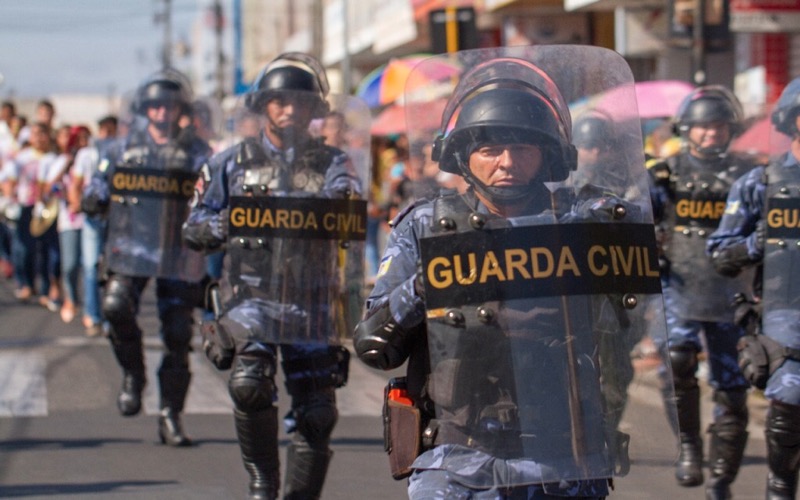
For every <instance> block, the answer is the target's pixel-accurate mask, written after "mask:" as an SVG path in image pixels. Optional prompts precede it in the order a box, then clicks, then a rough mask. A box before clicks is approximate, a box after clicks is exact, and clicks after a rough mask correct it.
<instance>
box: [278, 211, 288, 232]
mask: <svg viewBox="0 0 800 500" xmlns="http://www.w3.org/2000/svg"><path fill="white" fill-rule="evenodd" d="M275 225H276V227H285V228H288V227H289V212H288V211H287V210H284V209H278V210H277V211H276V213H275Z"/></svg>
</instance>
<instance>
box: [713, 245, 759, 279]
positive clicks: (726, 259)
mask: <svg viewBox="0 0 800 500" xmlns="http://www.w3.org/2000/svg"><path fill="white" fill-rule="evenodd" d="M711 262H712V263H713V264H714V269H716V270H717V272H718V273H719V274H721V275H723V276H727V277H728V278H735V277H736V276H738V275H739V273H740V272H742V269H743V268H744V267H746V266H748V265H750V264H752V263H753V262H752V261H751V260H750V256H749V255H748V254H747V245H745V244H744V243H740V244H738V245H734V246H731V247H728V248H721V249H718V250H714V253H712V254H711Z"/></svg>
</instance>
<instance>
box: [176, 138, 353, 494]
mask: <svg viewBox="0 0 800 500" xmlns="http://www.w3.org/2000/svg"><path fill="white" fill-rule="evenodd" d="M305 139H306V140H307V141H308V142H300V141H298V143H297V146H296V147H291V148H288V149H286V150H280V149H278V148H277V147H275V146H274V145H273V144H271V143H270V141H269V139H268V138H267V137H266V135H264V134H263V132H262V134H261V135H260V137H259V138H258V139H257V140H255V141H254V142H256V141H257V144H258V147H260V148H261V149H262V150H263V153H264V154H265V156H266V162H267V163H269V164H271V165H272V166H273V167H276V168H277V171H278V172H280V173H279V174H278V177H279V180H278V181H277V182H278V185H277V186H272V187H270V189H269V197H303V196H313V197H317V198H320V197H322V198H344V197H347V196H351V195H356V196H358V195H360V193H361V185H360V181H359V180H358V178H357V177H356V176H355V174H354V173H353V169H352V165H351V162H350V160H349V157H348V156H347V155H346V154H345V153H344V152H342V151H341V150H339V149H336V148H331V147H328V146H323V145H322V144H321V143H320V142H319V141H318V140H316V139H311V138H310V137H306V138H305ZM251 145H252V143H251ZM241 146H242V144H239V145H237V146H233V147H231V148H229V149H227V150H225V151H223V152H221V153H219V154H217V155H215V156H214V157H213V158H212V159H211V160H210V161H209V163H208V165H207V166H206V167H204V168H203V172H202V174H201V182H200V183H199V184H198V189H197V193H196V196H197V198H196V200H195V202H194V203H193V207H192V210H191V213H190V215H189V218H188V219H187V221H186V223H185V224H184V239H185V240H187V242H189V243H190V246H192V247H197V248H203V249H205V250H207V251H216V250H218V249H219V248H220V247H222V246H223V244H225V243H226V242H227V239H228V237H227V229H226V227H227V226H226V225H227V224H228V221H227V217H228V209H229V207H230V197H231V196H243V195H244V194H245V192H244V190H243V186H244V177H245V172H246V170H247V168H248V166H247V165H245V164H242V163H241V162H240V158H241V155H240V154H239V151H240V149H239V148H240V147H241ZM312 148H313V149H315V150H316V151H319V152H321V155H320V156H318V158H323V159H324V161H325V162H326V163H325V164H324V165H316V166H315V169H316V170H317V171H320V172H324V183H323V185H322V188H321V190H320V191H319V192H318V193H315V194H313V195H310V194H308V193H304V192H303V191H302V190H297V189H295V190H293V189H292V188H290V187H289V186H290V184H289V183H290V182H291V180H290V178H289V177H290V175H289V174H290V173H291V172H292V168H293V165H294V164H295V162H296V160H297V159H298V157H299V156H300V155H303V154H304V153H305V151H308V150H309V149H312ZM277 240H280V238H276V239H275V241H272V244H276V245H277V244H279V243H286V244H289V243H292V242H291V241H287V240H285V239H284V240H283V241H281V242H278V241H277ZM268 241H270V240H269V239H268ZM315 241H316V240H305V241H302V242H295V244H297V245H300V246H299V247H293V248H299V249H300V250H297V251H298V252H300V254H298V255H294V256H293V259H294V260H293V261H296V262H299V263H300V264H301V265H302V266H303V267H304V268H305V270H306V274H302V276H303V278H302V279H301V280H306V279H316V281H315V284H309V283H295V285H297V289H298V290H301V291H302V290H309V289H312V288H314V287H316V286H317V285H319V286H318V288H319V289H322V291H324V289H325V287H326V286H331V284H330V283H329V282H328V281H327V280H328V279H333V278H332V277H330V276H328V273H329V269H327V268H326V267H325V265H326V264H325V263H323V262H315V257H314V255H317V256H318V257H319V256H321V259H324V258H325V257H327V260H330V257H331V255H330V253H325V252H327V250H325V249H327V248H329V247H328V246H326V245H323V244H322V243H320V242H316V243H315ZM324 243H328V242H324ZM303 245H305V246H303ZM309 245H311V247H309ZM322 247H324V248H322ZM303 248H305V249H306V250H302V249H303ZM314 248H316V250H317V251H318V252H320V253H318V254H308V255H306V254H302V252H304V251H309V252H311V251H312V250H314ZM321 248H322V249H321ZM231 253H232V251H231V249H230V247H228V250H227V252H226V257H225V261H224V264H223V270H222V279H221V280H220V283H221V289H222V290H223V294H225V293H227V298H223V302H227V303H224V304H222V306H223V309H222V311H219V314H220V316H219V318H218V319H219V325H220V328H224V329H226V330H227V331H228V332H229V334H230V336H231V337H232V338H233V341H234V343H235V357H234V358H233V360H232V363H233V370H232V372H231V377H230V382H229V387H230V394H231V397H232V399H233V401H234V404H235V410H234V418H235V424H236V430H237V434H238V437H239V445H240V447H241V449H242V458H243V460H244V462H245V468H246V469H247V470H248V472H249V473H250V474H251V477H252V481H251V483H250V487H251V494H252V495H254V496H257V495H256V493H255V492H258V491H261V490H264V491H268V492H271V493H269V494H274V492H275V491H276V490H277V485H278V479H277V475H278V463H279V461H278V456H277V453H278V443H277V434H278V430H277V423H276V422H277V419H276V413H275V412H276V411H277V407H276V406H275V404H274V403H275V402H276V401H277V397H278V392H277V389H276V387H275V373H276V360H277V356H278V351H280V356H281V360H282V367H283V371H284V375H285V380H286V388H287V391H288V393H289V395H290V396H291V397H292V404H291V410H290V412H289V414H287V415H286V416H285V417H284V424H285V427H286V432H288V433H292V442H291V444H290V446H289V451H288V454H287V455H288V458H287V465H286V470H287V480H286V494H287V495H288V496H290V497H291V495H292V494H293V493H292V492H294V494H299V495H301V496H302V495H303V494H304V493H303V491H306V494H311V495H313V494H312V493H308V492H310V491H314V490H316V491H317V494H318V491H319V490H320V489H321V487H322V482H323V481H324V477H325V471H326V469H327V466H328V462H329V460H330V457H331V455H332V452H331V451H330V449H329V445H330V434H331V432H332V431H333V428H334V426H335V424H336V420H337V417H338V413H337V410H336V398H335V392H334V389H335V388H337V387H340V386H342V385H343V384H344V383H345V381H346V376H347V374H346V371H347V369H346V365H347V360H348V359H349V358H348V357H347V355H346V353H344V349H343V348H341V347H339V346H332V345H328V344H327V343H324V342H325V339H328V338H330V337H331V334H332V333H333V332H335V326H336V325H332V324H327V323H325V318H327V317H328V315H327V314H326V311H327V309H328V308H330V307H333V305H332V304H330V303H328V302H326V301H325V298H326V297H328V296H327V295H325V294H324V293H321V294H319V295H317V296H315V299H313V300H312V301H311V303H308V302H305V303H303V304H299V305H292V304H288V303H287V304H284V303H282V297H270V296H265V295H264V294H263V293H261V292H262V291H261V290H258V291H257V292H258V293H259V294H260V298H257V299H256V298H254V297H248V295H247V293H244V294H239V293H238V292H237V291H236V287H237V285H236V284H235V283H245V282H247V280H248V279H249V278H248V277H247V276H244V275H243V273H238V272H237V269H238V267H236V266H233V265H232V262H233V261H232V259H231ZM252 253H253V255H258V254H259V252H258V249H254V250H253V251H252ZM256 258H257V257H256ZM298 259H299V260H298ZM315 264H316V265H315ZM264 272H266V273H272V275H273V276H272V278H274V279H278V280H280V279H281V276H282V275H281V273H284V272H286V270H285V269H274V268H270V269H268V270H265V271H264ZM308 272H310V273H311V274H312V275H313V274H314V273H316V274H317V275H318V276H310V275H309V274H307V273H308ZM276 276H277V277H276ZM253 278H254V279H263V280H267V281H268V277H267V276H266V275H264V276H253ZM283 279H286V280H287V281H288V279H287V278H285V276H284V277H283ZM226 289H227V290H228V291H227V292H224V290H226ZM314 289H315V290H316V289H317V288H314ZM268 294H269V292H267V295H268ZM239 295H243V297H240V296H239ZM289 300H291V299H289ZM314 300H316V302H315V301H314ZM272 306H275V307H272ZM303 307H309V308H311V309H317V310H310V311H304V310H301V309H302V308H303ZM292 311H295V312H298V313H299V314H300V315H302V316H303V317H312V318H322V319H321V320H315V322H312V323H311V326H310V328H311V329H313V330H315V331H314V332H313V333H314V334H315V335H314V336H313V339H316V341H315V342H310V341H303V340H302V335H301V334H299V333H298V334H296V335H294V336H293V334H292V333H291V330H292V328H293V326H292V325H291V324H289V323H287V322H286V321H287V320H286V318H287V317H291V316H292ZM287 325H288V326H287ZM306 327H308V324H306ZM287 328H288V330H289V331H290V332H289V333H288V334H286V332H284V333H283V336H281V335H279V334H278V331H282V330H285V329H287ZM212 361H213V359H212ZM258 498H263V497H261V496H258Z"/></svg>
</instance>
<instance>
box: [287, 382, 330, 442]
mask: <svg viewBox="0 0 800 500" xmlns="http://www.w3.org/2000/svg"><path fill="white" fill-rule="evenodd" d="M297 399H299V400H300V401H295V404H294V408H293V410H292V412H293V414H294V417H295V420H296V421H297V432H298V433H300V434H301V435H302V436H303V437H304V438H305V440H306V441H307V442H308V444H309V445H310V446H311V447H312V448H315V447H320V446H324V447H327V445H328V439H329V438H330V436H331V433H332V432H333V428H334V426H336V422H337V420H338V419H339V412H338V410H337V409H336V395H335V392H334V389H333V388H332V387H330V388H327V389H322V390H320V391H317V392H312V393H309V394H306V395H303V396H300V397H297V398H296V400H297Z"/></svg>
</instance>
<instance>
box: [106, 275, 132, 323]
mask: <svg viewBox="0 0 800 500" xmlns="http://www.w3.org/2000/svg"><path fill="white" fill-rule="evenodd" d="M102 311H103V316H104V317H105V318H106V319H107V320H108V321H109V322H110V323H111V324H112V325H113V324H124V323H133V322H134V320H135V318H136V301H135V297H134V291H133V289H132V288H131V287H130V286H128V285H127V284H126V282H124V281H120V280H115V279H112V280H111V281H109V282H108V285H107V287H106V293H105V294H104V295H103V303H102Z"/></svg>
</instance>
